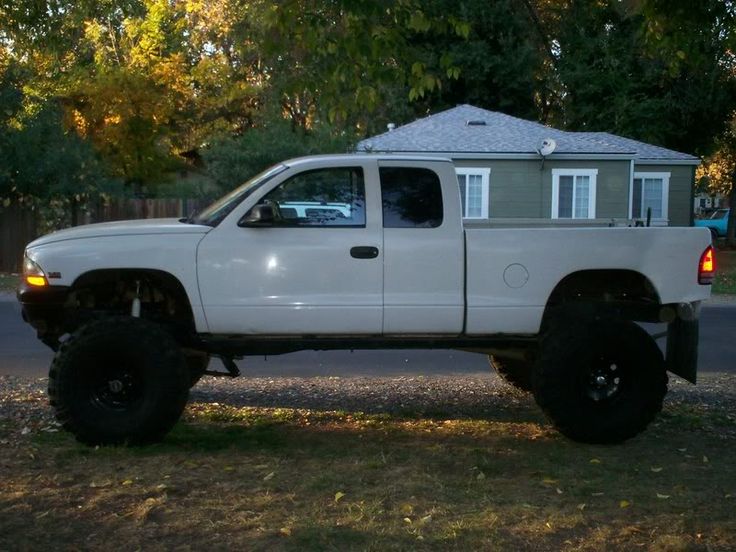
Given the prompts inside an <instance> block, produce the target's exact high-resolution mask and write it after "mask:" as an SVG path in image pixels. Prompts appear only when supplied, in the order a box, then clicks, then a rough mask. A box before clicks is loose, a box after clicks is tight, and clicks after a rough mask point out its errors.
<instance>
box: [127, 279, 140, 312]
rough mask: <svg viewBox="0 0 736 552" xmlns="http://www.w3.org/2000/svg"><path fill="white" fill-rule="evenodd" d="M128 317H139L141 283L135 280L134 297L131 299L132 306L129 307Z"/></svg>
mask: <svg viewBox="0 0 736 552" xmlns="http://www.w3.org/2000/svg"><path fill="white" fill-rule="evenodd" d="M130 316H132V317H133V318H140V317H141V281H140V280H136V282H135V297H133V304H132V305H131V306H130Z"/></svg>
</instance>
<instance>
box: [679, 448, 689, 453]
mask: <svg viewBox="0 0 736 552" xmlns="http://www.w3.org/2000/svg"><path fill="white" fill-rule="evenodd" d="M677 452H687V449H686V448H681V449H677Z"/></svg>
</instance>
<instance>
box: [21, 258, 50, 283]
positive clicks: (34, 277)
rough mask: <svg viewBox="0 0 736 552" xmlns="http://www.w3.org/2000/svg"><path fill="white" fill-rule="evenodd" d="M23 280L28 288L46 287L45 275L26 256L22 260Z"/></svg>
mask: <svg viewBox="0 0 736 552" xmlns="http://www.w3.org/2000/svg"><path fill="white" fill-rule="evenodd" d="M23 279H24V280H25V281H26V283H27V284H28V285H30V286H37V287H42V286H47V285H49V283H48V281H47V280H46V274H45V273H44V271H43V270H42V269H41V267H40V266H38V265H37V264H36V263H35V262H33V261H32V260H31V258H30V257H28V255H26V256H25V257H24V259H23Z"/></svg>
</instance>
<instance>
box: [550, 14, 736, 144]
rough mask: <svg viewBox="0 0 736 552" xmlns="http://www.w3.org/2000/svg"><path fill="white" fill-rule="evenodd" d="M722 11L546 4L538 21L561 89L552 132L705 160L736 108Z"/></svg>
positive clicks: (729, 35) (729, 25) (728, 29)
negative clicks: (546, 31)
mask: <svg viewBox="0 0 736 552" xmlns="http://www.w3.org/2000/svg"><path fill="white" fill-rule="evenodd" d="M724 6H725V4H724V3H723V2H721V1H719V0H705V1H703V2H698V3H692V2H675V3H672V2H661V1H658V0H649V1H644V2H641V3H633V4H629V3H621V2H615V1H613V0H607V1H605V2H597V3H591V2H585V1H579V0H578V1H571V2H569V3H554V4H553V6H552V7H551V8H550V9H549V11H548V13H547V15H546V19H547V22H548V26H549V27H553V28H554V35H553V38H554V41H555V44H554V46H555V48H554V49H553V51H554V55H555V59H554V67H555V70H556V73H557V78H558V79H559V83H560V89H559V91H558V101H559V104H560V105H559V108H558V110H557V114H556V116H555V117H554V119H553V122H556V123H558V124H560V125H561V126H565V127H567V128H570V129H573V130H603V131H610V132H614V133H616V134H621V135H624V136H630V137H633V138H637V139H640V140H643V141H646V142H650V143H654V144H660V145H663V146H665V147H669V148H672V149H675V150H679V151H686V152H691V153H698V154H705V153H707V152H708V150H709V149H710V148H712V146H713V139H714V137H715V136H716V135H717V134H718V133H719V132H720V130H721V129H722V128H723V125H724V123H725V121H726V120H727V118H728V116H729V113H730V112H731V110H733V108H734V106H735V105H736V79H734V74H733V60H732V54H731V53H730V48H731V46H732V42H733V39H734V36H733V28H734V26H733V14H732V13H729V9H727V8H725V7H724ZM693 23H695V24H693Z"/></svg>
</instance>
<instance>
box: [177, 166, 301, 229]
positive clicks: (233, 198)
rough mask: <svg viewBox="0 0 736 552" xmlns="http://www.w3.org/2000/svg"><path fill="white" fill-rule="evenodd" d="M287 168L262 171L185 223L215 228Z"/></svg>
mask: <svg viewBox="0 0 736 552" xmlns="http://www.w3.org/2000/svg"><path fill="white" fill-rule="evenodd" d="M287 168H288V167H287V166H286V165H275V166H273V167H271V168H270V169H267V170H265V171H263V172H262V173H260V174H258V175H256V176H254V177H253V178H251V179H250V180H248V182H246V183H245V184H243V185H242V186H240V187H238V188H236V189H234V190H233V191H232V192H230V193H229V194H227V195H226V196H223V197H221V198H220V199H218V200H217V201H215V202H214V203H213V204H212V205H210V206H209V207H207V208H206V209H204V210H203V211H202V212H201V213H198V214H196V215H194V216H193V217H191V218H190V220H189V221H187V222H191V223H192V224H204V225H206V226H217V225H218V224H220V223H221V222H222V220H223V219H224V218H225V217H226V216H228V215H229V214H230V213H231V212H232V210H233V209H235V207H237V206H238V205H240V203H241V202H242V201H243V200H244V199H245V198H247V197H248V196H249V195H251V194H252V193H253V192H255V191H256V190H257V189H258V188H260V187H261V186H263V185H264V184H265V183H266V182H268V181H269V180H271V179H272V178H273V177H274V176H276V175H277V174H281V173H282V172H284V171H285V170H286V169H287Z"/></svg>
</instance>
